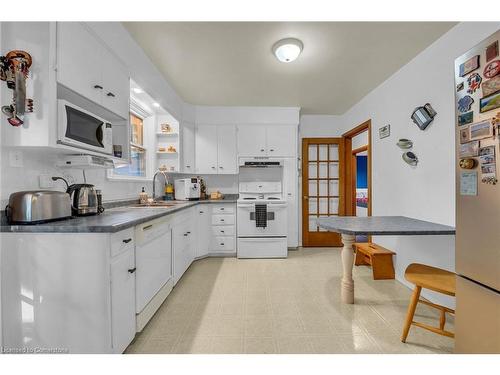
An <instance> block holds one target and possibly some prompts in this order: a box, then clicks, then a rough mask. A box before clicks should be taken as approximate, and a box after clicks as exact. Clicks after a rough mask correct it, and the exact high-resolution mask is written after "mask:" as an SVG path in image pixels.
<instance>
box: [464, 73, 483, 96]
mask: <svg viewBox="0 0 500 375" xmlns="http://www.w3.org/2000/svg"><path fill="white" fill-rule="evenodd" d="M481 81H482V78H481V76H480V75H479V74H477V73H472V74H471V75H470V76H469V78H467V84H468V85H469V88H468V89H467V92H468V93H469V94H474V93H475V92H476V90H477V89H478V88H479V87H480V86H481Z"/></svg>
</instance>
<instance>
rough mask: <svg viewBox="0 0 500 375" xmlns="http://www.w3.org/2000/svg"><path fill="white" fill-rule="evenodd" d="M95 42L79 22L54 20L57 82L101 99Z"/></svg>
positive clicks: (99, 47)
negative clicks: (55, 22)
mask: <svg viewBox="0 0 500 375" xmlns="http://www.w3.org/2000/svg"><path fill="white" fill-rule="evenodd" d="M102 54H103V47H102V45H101V44H100V43H99V41H98V40H97V39H96V38H95V37H94V36H93V35H92V34H91V33H90V31H88V30H87V28H86V27H85V26H84V25H83V24H81V23H79V22H58V23H57V81H58V82H59V83H61V84H63V85H64V86H66V87H68V88H69V89H71V90H73V91H75V92H77V93H78V94H80V95H83V96H84V97H86V98H87V99H90V100H92V101H94V102H95V103H98V104H101V102H102V91H103V89H104V88H103V83H102V68H101V65H102V60H101V59H102Z"/></svg>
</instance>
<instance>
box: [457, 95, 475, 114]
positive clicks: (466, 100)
mask: <svg viewBox="0 0 500 375" xmlns="http://www.w3.org/2000/svg"><path fill="white" fill-rule="evenodd" d="M472 103H474V99H472V98H471V97H470V96H469V95H465V96H464V97H463V98H460V100H459V101H458V111H459V112H462V113H464V112H467V111H469V110H470V107H471V106H472Z"/></svg>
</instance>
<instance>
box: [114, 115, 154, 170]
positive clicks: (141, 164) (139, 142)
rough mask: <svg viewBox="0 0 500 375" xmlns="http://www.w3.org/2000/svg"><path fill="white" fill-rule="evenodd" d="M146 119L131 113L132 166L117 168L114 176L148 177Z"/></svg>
mask: <svg viewBox="0 0 500 375" xmlns="http://www.w3.org/2000/svg"><path fill="white" fill-rule="evenodd" d="M144 133H145V132H144V118H143V117H141V116H140V115H138V114H137V113H136V112H134V111H131V112H130V164H128V165H126V166H123V167H119V168H115V169H114V171H113V175H114V176H119V177H142V178H145V177H146V160H147V159H146V156H147V148H146V146H145V143H144V139H145V134H144Z"/></svg>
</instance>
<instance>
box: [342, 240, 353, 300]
mask: <svg viewBox="0 0 500 375" xmlns="http://www.w3.org/2000/svg"><path fill="white" fill-rule="evenodd" d="M355 240H356V237H355V236H353V235H352V234H343V233H342V243H343V244H344V247H343V248H342V254H341V255H342V268H343V271H344V272H343V275H342V283H341V291H340V295H341V298H342V302H344V303H354V280H353V279H352V268H353V267H354V252H353V249H352V244H353V243H354V241H355Z"/></svg>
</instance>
